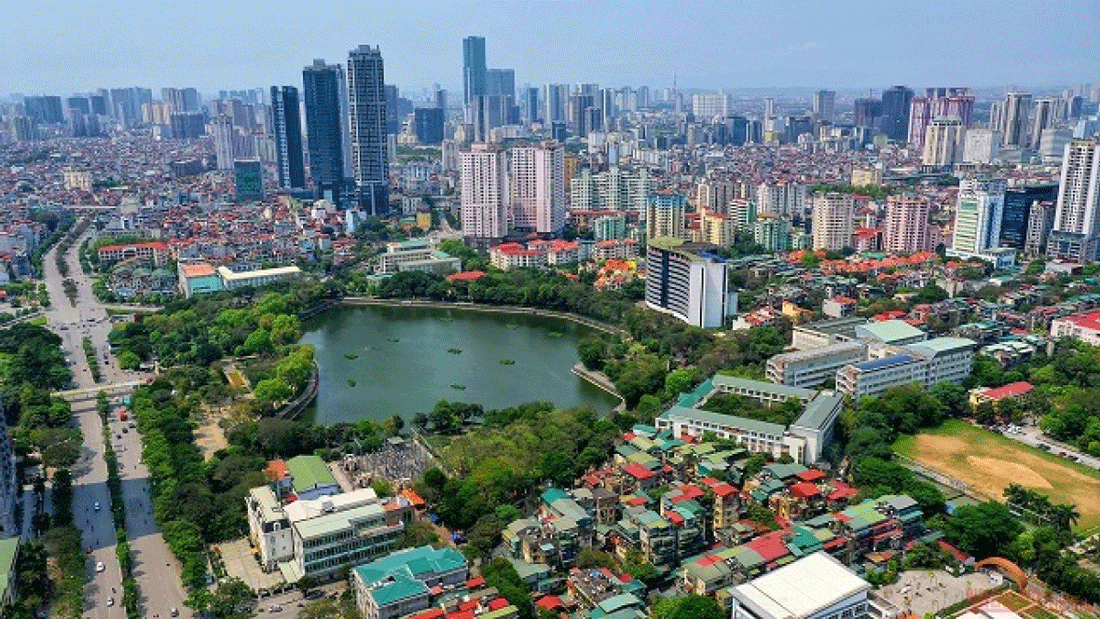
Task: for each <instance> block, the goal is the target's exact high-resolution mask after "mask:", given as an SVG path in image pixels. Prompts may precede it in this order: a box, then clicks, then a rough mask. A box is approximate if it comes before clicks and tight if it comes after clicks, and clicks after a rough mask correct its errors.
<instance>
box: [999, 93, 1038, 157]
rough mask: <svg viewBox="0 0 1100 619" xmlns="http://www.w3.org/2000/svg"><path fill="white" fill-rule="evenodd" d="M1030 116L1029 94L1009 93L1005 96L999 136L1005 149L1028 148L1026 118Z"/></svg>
mask: <svg viewBox="0 0 1100 619" xmlns="http://www.w3.org/2000/svg"><path fill="white" fill-rule="evenodd" d="M1030 115H1031V94H1030V93H1026V92H1010V93H1008V94H1007V95H1006V96H1005V101H1004V106H1003V107H1002V118H1001V125H1000V130H1001V135H1003V136H1004V145H1005V147H1006V148H1026V147H1027V146H1028V138H1029V137H1030V136H1029V134H1028V119H1029V118H1028V117H1029V116H1030Z"/></svg>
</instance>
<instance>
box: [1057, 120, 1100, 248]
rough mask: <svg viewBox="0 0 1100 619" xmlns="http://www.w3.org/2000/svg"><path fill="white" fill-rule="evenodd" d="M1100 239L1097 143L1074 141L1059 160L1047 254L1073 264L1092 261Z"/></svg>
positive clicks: (1099, 184)
mask: <svg viewBox="0 0 1100 619" xmlns="http://www.w3.org/2000/svg"><path fill="white" fill-rule="evenodd" d="M1098 237H1100V140H1074V141H1072V142H1070V143H1069V144H1067V145H1066V150H1065V154H1064V155H1063V157H1062V177H1061V180H1060V181H1059V183H1058V204H1057V207H1056V210H1055V212H1054V232H1053V233H1052V234H1051V238H1050V240H1049V241H1048V244H1047V255H1053V257H1056V258H1061V259H1070V260H1074V261H1075V262H1082V263H1083V262H1092V261H1094V260H1096V255H1097V239H1098Z"/></svg>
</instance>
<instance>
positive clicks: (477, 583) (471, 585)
mask: <svg viewBox="0 0 1100 619" xmlns="http://www.w3.org/2000/svg"><path fill="white" fill-rule="evenodd" d="M484 586H485V579H484V578H482V577H480V576H478V577H477V578H471V579H470V580H467V581H466V588H467V589H478V588H481V587H484Z"/></svg>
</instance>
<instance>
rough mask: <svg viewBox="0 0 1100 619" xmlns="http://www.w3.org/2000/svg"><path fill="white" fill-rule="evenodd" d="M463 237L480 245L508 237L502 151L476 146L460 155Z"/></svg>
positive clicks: (505, 172)
mask: <svg viewBox="0 0 1100 619" xmlns="http://www.w3.org/2000/svg"><path fill="white" fill-rule="evenodd" d="M461 159H462V164H461V166H460V167H461V173H460V185H461V188H462V234H463V235H464V236H465V237H466V238H467V239H469V240H471V241H476V242H478V243H481V244H487V243H489V242H492V241H495V240H499V239H501V238H504V236H505V235H506V234H508V170H507V167H506V159H505V152H504V149H502V148H500V147H498V146H495V145H490V144H484V143H477V144H474V145H472V146H471V147H470V150H467V151H463V152H462V155H461Z"/></svg>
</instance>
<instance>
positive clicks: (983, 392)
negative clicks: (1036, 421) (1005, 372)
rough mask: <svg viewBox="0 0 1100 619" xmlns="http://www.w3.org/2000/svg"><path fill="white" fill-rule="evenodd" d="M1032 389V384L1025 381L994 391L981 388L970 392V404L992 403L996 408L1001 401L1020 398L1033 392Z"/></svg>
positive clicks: (1009, 384) (997, 388)
mask: <svg viewBox="0 0 1100 619" xmlns="http://www.w3.org/2000/svg"><path fill="white" fill-rule="evenodd" d="M1031 389H1032V385H1031V383H1029V382H1027V381H1023V380H1021V381H1017V382H1014V383H1008V384H1007V385H1004V386H1002V387H996V388H993V389H990V388H988V387H985V388H982V387H979V388H978V389H973V390H971V391H970V404H972V405H973V406H977V405H979V404H981V403H982V402H992V403H993V406H994V407H996V406H997V403H998V402H1000V401H1001V400H1007V399H1010V398H1018V397H1020V396H1022V395H1024V394H1025V393H1027V392H1028V391H1031Z"/></svg>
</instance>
